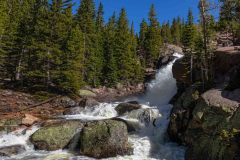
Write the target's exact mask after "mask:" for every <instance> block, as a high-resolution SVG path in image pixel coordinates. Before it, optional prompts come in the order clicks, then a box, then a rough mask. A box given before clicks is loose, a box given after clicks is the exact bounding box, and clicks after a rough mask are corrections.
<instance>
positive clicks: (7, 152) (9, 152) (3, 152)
mask: <svg viewBox="0 0 240 160" xmlns="http://www.w3.org/2000/svg"><path fill="white" fill-rule="evenodd" d="M25 151H26V149H25V147H24V146H23V145H14V146H7V147H1V148H0V156H4V157H11V156H13V155H17V154H21V153H23V152H25Z"/></svg>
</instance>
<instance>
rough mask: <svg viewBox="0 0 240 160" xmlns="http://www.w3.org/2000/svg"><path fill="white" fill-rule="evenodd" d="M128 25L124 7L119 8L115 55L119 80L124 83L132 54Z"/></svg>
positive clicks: (127, 75) (127, 79)
mask: <svg viewBox="0 0 240 160" xmlns="http://www.w3.org/2000/svg"><path fill="white" fill-rule="evenodd" d="M130 43H131V39H130V32H129V25H128V20H127V14H126V11H125V9H121V12H120V16H119V19H118V22H117V34H116V57H117V66H118V77H119V80H120V81H121V82H122V83H124V84H126V83H127V82H128V81H129V80H130V78H131V73H130V70H131V67H132V55H131V46H130Z"/></svg>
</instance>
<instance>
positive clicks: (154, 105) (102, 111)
mask: <svg viewBox="0 0 240 160" xmlns="http://www.w3.org/2000/svg"><path fill="white" fill-rule="evenodd" d="M174 56H175V57H176V58H175V60H176V59H178V58H181V57H182V55H180V54H178V53H175V54H174ZM175 60H173V61H172V62H170V63H169V64H168V65H166V66H164V67H162V68H161V69H159V70H158V72H157V74H156V79H155V80H153V81H151V82H150V83H149V84H148V87H147V91H146V94H145V95H143V96H140V97H131V98H128V99H126V100H125V101H126V102H127V101H130V100H131V101H132V100H136V101H138V102H139V103H140V104H141V106H142V108H143V109H146V110H148V111H149V114H150V117H154V118H153V119H151V118H150V119H148V120H147V122H146V118H144V117H141V116H139V115H141V113H139V112H134V113H132V114H129V115H125V116H122V117H120V118H122V119H124V120H126V121H127V122H128V123H131V125H132V126H134V128H136V129H137V131H136V132H134V133H131V134H130V135H129V142H130V143H132V144H133V148H134V154H133V155H131V156H119V157H115V158H108V159H106V160H184V154H185V148H184V147H181V146H178V145H177V144H175V143H171V142H170V141H169V140H168V137H167V135H166V129H167V126H168V123H169V120H168V118H169V115H170V112H171V108H172V105H170V104H168V103H169V101H170V99H171V98H172V97H173V96H174V95H175V94H176V93H177V87H176V80H175V79H174V78H173V75H172V66H173V63H174V62H175ZM119 103H120V102H115V103H101V104H100V105H98V106H95V107H94V109H93V108H86V109H85V110H83V111H82V112H81V114H78V115H69V116H65V117H64V118H66V119H84V120H100V119H107V118H112V117H116V116H117V112H116V110H115V107H116V106H117V105H118V104H119ZM37 129H38V128H37V127H35V126H34V127H32V129H31V130H29V131H27V132H26V133H23V130H19V131H15V132H13V133H10V134H5V135H2V136H1V135H0V147H3V146H10V145H15V144H21V145H24V146H25V147H26V149H27V151H26V152H24V153H23V154H20V155H17V156H13V157H11V158H5V159H4V158H3V157H0V160H15V159H20V160H38V159H39V160H56V159H59V158H58V157H61V158H64V157H70V158H68V159H71V160H93V158H89V157H84V156H78V157H76V156H71V155H70V154H69V153H68V152H67V151H63V150H58V151H54V152H47V151H35V150H34V148H33V146H32V144H31V143H30V142H29V141H28V139H29V137H30V136H31V134H33V133H34V132H35V131H36V130H37Z"/></svg>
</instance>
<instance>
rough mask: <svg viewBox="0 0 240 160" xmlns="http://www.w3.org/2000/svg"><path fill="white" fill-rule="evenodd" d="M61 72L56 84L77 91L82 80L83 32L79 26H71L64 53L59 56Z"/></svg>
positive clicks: (68, 90)
mask: <svg viewBox="0 0 240 160" xmlns="http://www.w3.org/2000/svg"><path fill="white" fill-rule="evenodd" d="M61 58H62V59H61V60H62V64H61V69H60V71H61V74H60V76H59V78H58V81H57V82H58V85H59V86H60V87H61V88H63V89H64V90H65V91H67V92H70V91H71V92H75V93H76V92H77V91H78V90H79V89H80V87H81V86H82V85H83V84H84V82H83V76H84V75H83V60H84V50H83V33H81V30H80V28H79V26H78V25H77V26H75V27H73V28H72V30H71V32H70V34H69V37H68V41H67V44H66V50H65V53H64V54H63V55H62V56H61Z"/></svg>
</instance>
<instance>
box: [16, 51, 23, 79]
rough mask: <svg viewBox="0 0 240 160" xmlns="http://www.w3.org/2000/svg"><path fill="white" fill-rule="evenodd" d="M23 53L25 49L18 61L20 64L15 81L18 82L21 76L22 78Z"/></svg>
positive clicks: (18, 64)
mask: <svg viewBox="0 0 240 160" xmlns="http://www.w3.org/2000/svg"><path fill="white" fill-rule="evenodd" d="M23 52H24V49H22V50H21V53H20V57H19V60H18V63H17V68H16V74H15V80H16V81H19V80H20V76H21V67H22V58H23Z"/></svg>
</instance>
